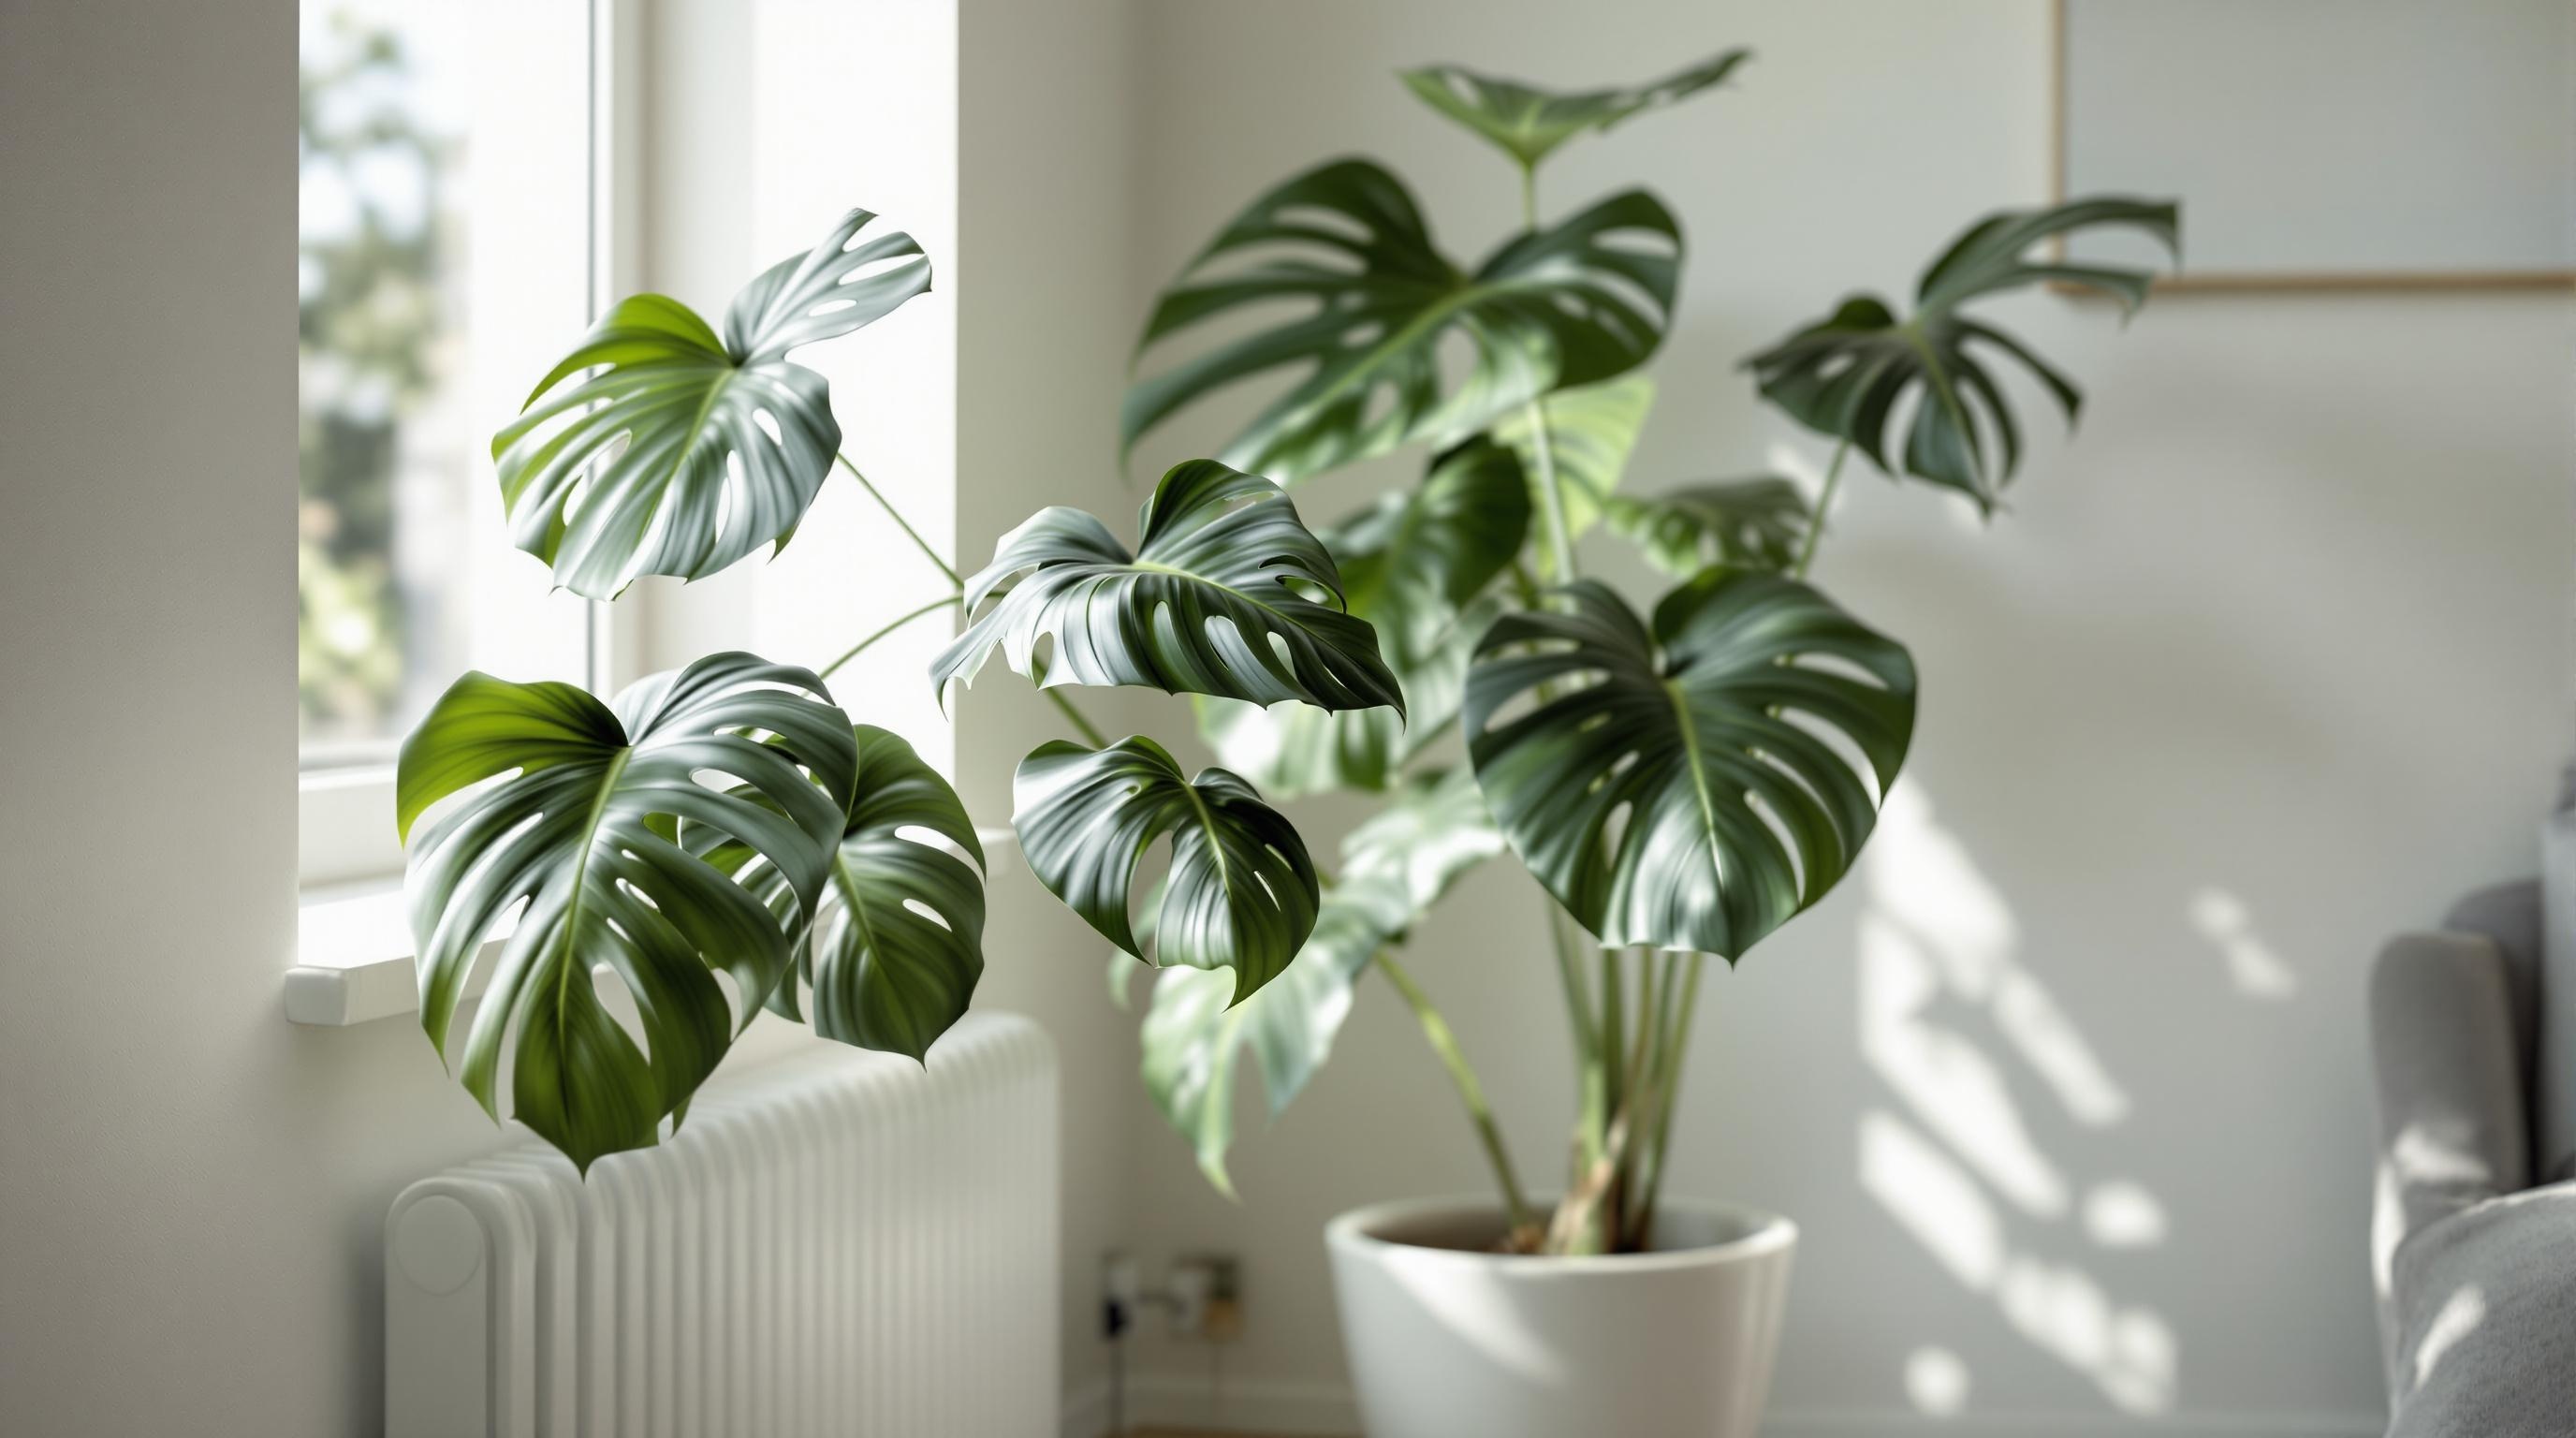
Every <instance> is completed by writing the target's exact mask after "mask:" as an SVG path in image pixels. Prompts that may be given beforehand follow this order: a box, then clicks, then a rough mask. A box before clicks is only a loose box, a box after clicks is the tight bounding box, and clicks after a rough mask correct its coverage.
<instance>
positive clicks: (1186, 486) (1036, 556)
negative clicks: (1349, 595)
mask: <svg viewBox="0 0 2576 1438" xmlns="http://www.w3.org/2000/svg"><path fill="white" fill-rule="evenodd" d="M1139 526H1140V528H1141V529H1142V530H1143V531H1144V542H1143V544H1142V545H1141V546H1140V547H1139V548H1138V549H1137V551H1136V553H1135V554H1133V555H1130V554H1129V553H1128V552H1127V550H1126V548H1125V547H1124V546H1122V545H1120V544H1119V543H1118V541H1117V540H1116V539H1114V538H1112V537H1111V535H1110V533H1109V528H1108V526H1106V525H1104V524H1102V523H1101V522H1100V521H1099V520H1097V519H1094V518H1092V517H1091V516H1090V515H1088V514H1085V513H1083V512H1082V511H1081V510H1078V509H1066V508H1062V507H1057V508H1050V509H1042V510H1039V511H1038V512H1037V513H1036V514H1035V515H1033V516H1031V517H1030V519H1029V521H1028V522H1027V523H1025V524H1023V525H1021V526H1020V527H1019V528H1017V529H1014V530H1012V531H1011V532H1010V533H1008V534H1006V535H1003V536H1002V541H1001V543H1000V544H999V545H997V546H995V548H994V551H993V562H992V563H991V564H990V565H988V566H986V568H985V569H984V571H983V572H982V573H980V574H977V575H976V576H975V577H974V578H972V579H970V580H968V581H967V582H966V608H967V612H968V613H969V614H972V615H975V616H976V617H975V619H974V622H973V623H971V624H969V625H968V626H967V627H966V631H965V632H964V633H962V634H960V635H958V636H957V638H956V640H955V641H954V642H953V643H951V644H950V645H949V646H948V648H947V649H946V650H944V651H943V652H942V653H941V654H940V656H939V657H938V659H937V660H935V661H933V663H932V664H931V668H930V676H931V682H932V683H933V684H934V685H936V686H937V687H938V688H939V690H940V691H941V692H942V693H943V694H944V693H945V692H946V691H947V688H948V682H949V681H950V680H952V679H957V678H961V677H962V678H964V679H965V680H966V681H967V682H969V683H972V682H973V681H974V678H975V674H976V671H978V670H979V669H981V668H982V667H983V665H984V661H985V659H986V658H988V657H989V656H990V655H991V654H992V652H993V650H994V649H995V648H997V647H998V648H1000V649H1001V651H1002V653H1003V656H1004V658H1005V660H1006V661H1007V662H1008V663H1009V664H1010V667H1011V668H1013V669H1014V670H1017V671H1018V672H1020V673H1022V674H1029V675H1033V676H1037V675H1038V674H1039V670H1040V668H1041V665H1040V662H1039V646H1040V644H1041V642H1045V643H1047V644H1049V645H1051V646H1052V647H1053V650H1054V654H1053V657H1052V658H1051V659H1049V660H1048V661H1047V662H1046V663H1045V664H1044V665H1043V666H1042V667H1043V671H1044V672H1043V675H1042V677H1039V684H1040V686H1041V687H1044V688H1052V687H1054V686H1056V685H1059V684H1137V685H1143V686H1145V687H1147V688H1151V689H1160V690H1163V691H1164V692H1166V693H1170V694H1211V695H1215V696H1217V697H1219V698H1225V699H1243V700H1249V701H1251V702H1253V703H1256V704H1272V703H1278V702H1282V701H1286V700H1294V701H1296V702H1298V703H1301V704H1312V705H1315V706H1316V707H1318V708H1322V709H1368V708H1373V707H1375V706H1378V705H1390V706H1393V708H1394V709H1395V711H1396V712H1397V714H1398V715H1399V716H1400V715H1401V714H1402V711H1403V706H1404V696H1403V693H1402V691H1401V689H1400V688H1399V687H1398V686H1397V683H1396V679H1395V676H1394V675H1393V674H1392V673H1390V672H1388V670H1387V667H1386V661H1385V660H1384V659H1382V658H1380V657H1379V654H1378V645H1377V636H1376V635H1375V634H1374V633H1373V632H1372V631H1371V630H1370V628H1369V626H1368V624H1367V623H1366V621H1363V620H1360V619H1356V618H1353V617H1352V616H1351V615H1350V614H1348V613H1346V612H1344V611H1343V610H1342V609H1340V608H1338V607H1336V606H1337V605H1339V604H1340V603H1341V595H1342V578H1341V575H1340V572H1339V571H1338V570H1337V569H1336V568H1335V566H1334V564H1333V557H1332V555H1331V554H1329V553H1328V552H1326V550H1325V548H1324V545H1323V543H1322V541H1320V540H1318V539H1316V538H1315V536H1314V535H1313V534H1311V533H1309V532H1308V531H1307V529H1306V526H1305V525H1304V524H1303V523H1301V522H1300V521H1299V520H1298V518H1297V507H1296V506H1295V505H1294V504H1291V503H1289V501H1288V496H1287V495H1286V494H1285V493H1283V492H1281V490H1280V488H1279V487H1278V486H1277V485H1275V484H1272V483H1271V482H1270V481H1268V480H1266V479H1263V478H1261V477H1259V476H1258V475H1249V474H1242V473H1238V472H1237V471H1235V470H1232V469H1228V468H1226V467H1225V466H1224V465H1222V464H1218V463H1217V462H1215V461H1214V460H1205V459H1201V460H1192V461H1190V462H1189V463H1187V464H1183V465H1179V466H1176V467H1175V468H1174V469H1173V470H1172V472H1171V473H1169V474H1166V475H1164V476H1163V482H1162V483H1161V484H1159V485H1157V486H1155V489H1154V494H1153V497H1152V498H1151V499H1148V500H1147V501H1145V510H1144V514H1143V516H1142V518H1141V519H1140V520H1139ZM1311 596H1321V597H1323V598H1329V599H1330V600H1332V601H1333V602H1332V603H1331V604H1326V603H1321V602H1318V600H1317V598H1315V597H1311Z"/></svg>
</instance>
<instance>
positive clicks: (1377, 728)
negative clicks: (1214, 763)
mask: <svg viewBox="0 0 2576 1438" xmlns="http://www.w3.org/2000/svg"><path fill="white" fill-rule="evenodd" d="M1528 530H1529V498H1528V494H1527V492H1526V490H1525V488H1524V486H1523V484H1522V480H1521V470H1520V465H1519V464H1518V463H1517V462H1516V461H1514V459H1513V458H1512V455H1511V452H1510V451H1509V450H1506V449H1503V448H1501V447H1500V446H1498V445H1495V444H1493V443H1491V442H1489V441H1486V440H1483V439H1475V440H1470V441H1468V442H1467V443H1466V444H1464V445H1461V446H1460V447H1459V448H1457V449H1454V450H1451V451H1450V452H1448V453H1447V454H1444V455H1442V456H1440V458H1439V459H1438V460H1436V461H1434V463H1433V464H1432V467H1431V473H1430V474H1429V475H1427V476H1425V477H1424V479H1423V481H1422V483H1420V484H1418V485H1416V486H1414V487H1413V488H1411V489H1404V490H1398V491H1395V492H1394V493H1391V494H1387V495H1384V496H1382V497H1381V498H1380V499H1379V500H1378V501H1377V503H1375V504H1373V505H1371V506H1369V507H1368V508H1367V509H1364V510H1361V511H1360V512H1359V513H1358V514H1355V515H1353V516H1351V517H1350V518H1348V519H1346V520H1344V521H1342V523H1341V524H1339V525H1337V526H1335V527H1334V528H1332V529H1329V530H1327V531H1325V533H1324V535H1323V540H1324V545H1325V547H1326V548H1327V549H1329V550H1331V551H1332V554H1333V558H1334V560H1335V562H1336V564H1337V566H1338V567H1339V569H1340V571H1341V580H1342V595H1343V598H1344V601H1345V602H1346V603H1347V604H1348V605H1349V607H1350V613H1351V614H1352V616H1353V617H1355V618H1358V619H1362V620H1366V621H1367V622H1368V624H1369V626H1370V627H1371V628H1372V629H1374V630H1376V631H1377V638H1378V644H1379V648H1380V652H1381V653H1382V654H1383V655H1384V656H1385V658H1386V661H1387V667H1388V668H1389V669H1390V670H1392V671H1393V672H1394V674H1395V677H1396V680H1397V683H1398V685H1399V686H1400V687H1401V689H1402V690H1403V693H1404V710H1403V712H1402V713H1397V712H1396V711H1394V710H1392V709H1361V710H1342V711H1326V710H1321V709H1316V708H1313V707H1311V706H1308V705H1304V704H1278V705H1273V706H1270V707H1268V708H1263V707H1261V706H1259V705H1253V704H1243V703H1237V702H1234V701H1230V700H1208V701H1206V702H1204V703H1202V704H1201V705H1200V706H1199V728H1200V732H1201V733H1202V734H1203V735H1205V736H1206V738H1207V740H1208V742H1209V743H1210V744H1211V745H1213V746H1214V747H1215V749H1216V751H1217V755H1218V757H1219V758H1221V759H1223V760H1224V761H1225V762H1226V764H1227V765H1228V766H1230V767H1232V768H1234V769H1237V770H1241V771H1243V772H1245V773H1248V774H1249V775H1251V776H1252V778H1253V780H1254V781H1255V782H1256V783H1258V784H1260V785H1261V787H1262V788H1263V789H1264V790H1265V791H1266V792H1269V793H1271V794H1273V795H1275V796H1279V797H1293V796H1295V795H1299V794H1312V793H1317V792H1320V791H1322V790H1326V789H1337V788H1345V787H1357V788H1364V789H1383V788H1385V787H1386V786H1387V784H1388V783H1389V781H1391V780H1392V779H1393V778H1394V776H1395V773H1396V771H1397V770H1398V769H1400V768H1401V767H1402V766H1403V765H1404V764H1405V763H1406V762H1407V761H1409V760H1410V759H1411V758H1412V757H1413V756H1414V755H1415V754H1418V753H1420V752H1421V751H1422V749H1423V746H1425V745H1427V744H1429V743H1430V742H1431V741H1432V740H1433V739H1435V738H1437V737H1439V735H1440V733H1441V731H1442V730H1443V729H1445V728H1446V727H1447V726H1448V724H1449V721H1450V720H1451V719H1453V718H1455V717H1457V713H1458V703H1459V700H1460V698H1461V697H1462V696H1463V695H1464V692H1465V685H1466V677H1467V655H1468V652H1469V650H1470V649H1471V648H1472V647H1473V646H1474V644H1475V641H1476V637H1477V636H1478V635H1479V634H1480V633H1482V632H1483V629H1484V626H1485V625H1486V624H1487V623H1489V622H1491V620H1492V618H1493V614H1494V612H1495V609H1494V606H1491V605H1482V604H1478V603H1477V597H1478V596H1479V595H1480V594H1482V593H1483V592H1484V590H1485V588H1486V586H1488V585H1490V584H1492V583H1493V581H1494V577H1495V576H1496V575H1498V574H1500V573H1502V572H1503V570H1504V569H1505V568H1507V567H1509V566H1510V564H1511V562H1512V556H1514V555H1515V554H1517V553H1519V552H1520V547H1521V542H1522V540H1523V538H1524V536H1525V535H1526V534H1527V532H1528Z"/></svg>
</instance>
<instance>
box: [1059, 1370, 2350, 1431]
mask: <svg viewBox="0 0 2576 1438" xmlns="http://www.w3.org/2000/svg"><path fill="white" fill-rule="evenodd" d="M1126 1407H1127V1423H1128V1425H1129V1426H1130V1427H1134V1426H1137V1425H1140V1424H1150V1425H1153V1426H1156V1427H1165V1428H1176V1427H1189V1428H1202V1429H1206V1430H1208V1431H1210V1432H1216V1433H1227V1432H1240V1433H1263V1434H1313V1435H1334V1438H1352V1435H1355V1434H1357V1433H1358V1432H1359V1431H1360V1423H1359V1409H1358V1406H1357V1405H1356V1404H1354V1403H1353V1402H1352V1400H1351V1393H1350V1390H1349V1389H1347V1388H1344V1387H1342V1386H1340V1385H1339V1384H1331V1383H1258V1382H1231V1381H1230V1382H1228V1383H1226V1384H1225V1386H1224V1390H1223V1392H1222V1394H1221V1395H1220V1394H1216V1393H1212V1392H1211V1390H1210V1388H1209V1385H1208V1381H1207V1379H1206V1378H1205V1377H1203V1376H1201V1377H1191V1376H1187V1375H1182V1374H1171V1373H1159V1374H1139V1375H1136V1376H1134V1377H1131V1378H1130V1379H1129V1380H1128V1382H1127V1404H1126ZM2387 1428H2388V1420H2387V1419H2386V1418H2384V1417H2382V1416H2380V1415H2379V1414H2376V1413H2177V1414H2167V1415H2165V1416H2162V1417H2154V1418H2135V1417H2127V1416H2122V1415H2117V1414H2108V1413H2073V1414H2069V1413H1962V1414H1960V1415H1958V1416H1956V1417H1952V1418H1933V1417H1928V1416H1926V1415H1923V1414H1919V1413H1891V1412H1853V1413H1836V1412H1827V1411H1822V1410H1815V1409H1809V1410H1805V1411H1800V1410H1795V1409H1793V1410H1789V1411H1786V1412H1777V1413H1773V1414H1772V1415H1771V1416H1770V1417H1769V1418H1767V1419H1765V1420H1764V1422H1763V1424H1762V1431H1763V1434H1764V1435H1765V1438H1936V1435H1937V1438H2380V1435H2381V1434H2383V1433H2385V1432H2386V1431H2387ZM1108 1430H1109V1385H1108V1383H1107V1382H1105V1381H1103V1382H1097V1383H1093V1384H1090V1385H1089V1386H1087V1387H1085V1388H1083V1389H1079V1390H1077V1391H1075V1392H1074V1393H1071V1394H1068V1395H1066V1398H1065V1405H1064V1438H1103V1435H1105V1434H1107V1432H1108Z"/></svg>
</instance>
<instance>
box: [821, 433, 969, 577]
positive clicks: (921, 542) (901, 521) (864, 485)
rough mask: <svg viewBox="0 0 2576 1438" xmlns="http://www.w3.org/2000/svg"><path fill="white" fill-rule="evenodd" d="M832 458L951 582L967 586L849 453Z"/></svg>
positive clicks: (952, 567)
mask: <svg viewBox="0 0 2576 1438" xmlns="http://www.w3.org/2000/svg"><path fill="white" fill-rule="evenodd" d="M832 458H833V459H834V460H836V461H838V462H839V463H840V466H841V468H843V469H846V470H848V471H849V472H850V478H852V479H855V480H857V481H858V482H859V488H861V489H864V490H866V491H867V492H868V497H869V498H870V499H873V500H875V501H876V502H877V508H879V509H882V510H884V511H885V512H886V518H888V519H891V520H893V521H894V524H895V528H897V529H900V530H902V531H903V533H904V537H905V538H907V539H910V540H911V541H912V543H913V546H914V547H915V548H917V549H919V550H920V551H921V552H922V554H924V555H925V556H927V557H928V558H929V560H930V562H931V563H933V564H936V565H938V566H939V572H940V573H942V574H945V575H947V576H948V582H949V583H951V584H954V585H956V586H957V587H958V588H959V589H961V590H962V589H964V588H965V587H966V581H965V580H964V579H963V578H961V577H959V575H958V573H957V570H956V568H955V566H953V565H951V564H950V563H949V562H948V561H947V560H946V559H944V558H942V557H941V556H940V553H939V551H938V550H936V549H933V548H931V547H930V541H929V540H926V539H924V538H922V537H921V531H919V530H917V529H914V528H913V527H912V522H911V521H909V520H907V519H905V518H904V517H903V511H901V510H899V509H896V508H895V507H894V504H893V503H892V501H890V500H888V499H887V498H886V497H885V496H884V495H883V494H881V493H879V492H878V490H877V487H876V486H875V485H873V484H870V483H868V477H867V476H866V475H864V474H861V473H859V467H858V466H857V465H855V464H852V463H850V457H849V456H848V455H846V454H840V453H835V454H834V455H833V456H832Z"/></svg>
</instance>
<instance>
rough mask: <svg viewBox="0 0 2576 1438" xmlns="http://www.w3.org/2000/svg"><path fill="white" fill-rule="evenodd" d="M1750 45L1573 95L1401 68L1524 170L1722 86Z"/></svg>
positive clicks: (1436, 105) (1461, 69)
mask: <svg viewBox="0 0 2576 1438" xmlns="http://www.w3.org/2000/svg"><path fill="white" fill-rule="evenodd" d="M1751 58H1753V52H1752V51H1750V50H1741V49H1738V50H1728V51H1726V52H1724V53H1723V54H1718V55H1712V56H1710V57H1709V58H1707V59H1705V60H1702V61H1700V62H1699V63H1698V64H1696V65H1693V66H1691V67H1689V68H1688V69H1684V70H1676V71H1674V72H1673V73H1672V74H1670V75H1666V76H1665V77H1664V78H1662V79H1660V80H1656V81H1652V82H1650V83H1648V84H1644V85H1623V86H1619V87H1616V88H1613V89H1606V90H1579V91H1575V92H1573V93H1571V94H1566V93H1559V92H1557V91H1554V90H1543V89H1540V88H1539V87H1538V86H1536V85H1531V84H1528V83H1526V82H1523V81H1520V80H1505V79H1499V78H1497V77H1495V76H1492V75H1480V74H1478V73H1477V72H1475V71H1473V70H1470V69H1468V68H1466V67H1465V66H1463V65H1425V66H1423V67H1422V68H1420V69H1417V70H1405V71H1401V72H1399V76H1400V78H1401V79H1402V80H1403V81H1404V83H1405V86H1406V88H1408V89H1410V90H1412V91H1413V93H1414V94H1415V95H1417V96H1419V97H1420V98H1421V100H1422V102H1423V103H1424V104H1426V105H1429V106H1430V107H1431V108H1433V109H1435V110H1437V111H1439V112H1440V113H1441V114H1443V115H1446V116H1448V117H1449V118H1450V119H1452V120H1455V121H1457V122H1458V123H1459V124H1461V125H1464V126H1466V127H1467V128H1468V129H1470V130H1472V131H1474V132H1475V133H1477V134H1478V135H1481V136H1483V137H1484V138H1485V139H1486V140H1487V141H1490V142H1491V143H1492V144H1493V145H1494V146H1496V147H1497V148H1499V149H1500V150H1501V151H1502V152H1503V153H1504V154H1506V155H1509V156H1511V157H1512V159H1513V160H1514V161H1515V162H1517V163H1518V164H1519V165H1520V166H1521V167H1522V168H1523V169H1535V168H1536V167H1537V165H1538V162H1539V161H1541V160H1544V159H1546V158H1547V157H1548V154H1549V152H1550V151H1552V150H1554V149H1555V148H1556V147H1557V146H1559V145H1562V144H1564V143H1565V142H1566V141H1568V140H1571V139H1573V138H1574V137H1575V136H1577V135H1580V134H1582V133H1583V132H1584V131H1586V130H1605V131H1606V130H1608V129H1610V128H1611V127H1613V126H1615V125H1617V124H1618V123H1619V122H1621V121H1622V120H1626V119H1628V118H1629V117H1631V116H1633V115H1636V114H1638V113H1639V112H1641V111H1645V110H1653V109H1660V108H1662V107H1663V106H1666V105H1674V104H1679V103H1680V102H1681V101H1683V100H1687V99H1689V98H1690V97H1691V96H1693V95H1696V94H1698V93H1699V92H1700V91H1702V90H1705V89H1708V88H1709V87H1710V86H1712V85H1716V84H1719V83H1722V82H1723V81H1724V80H1725V79H1726V77H1727V76H1728V75H1730V74H1732V73H1734V71H1735V67H1736V66H1738V65H1741V64H1743V63H1744V62H1745V61H1747V60H1749V59H1751Z"/></svg>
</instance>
